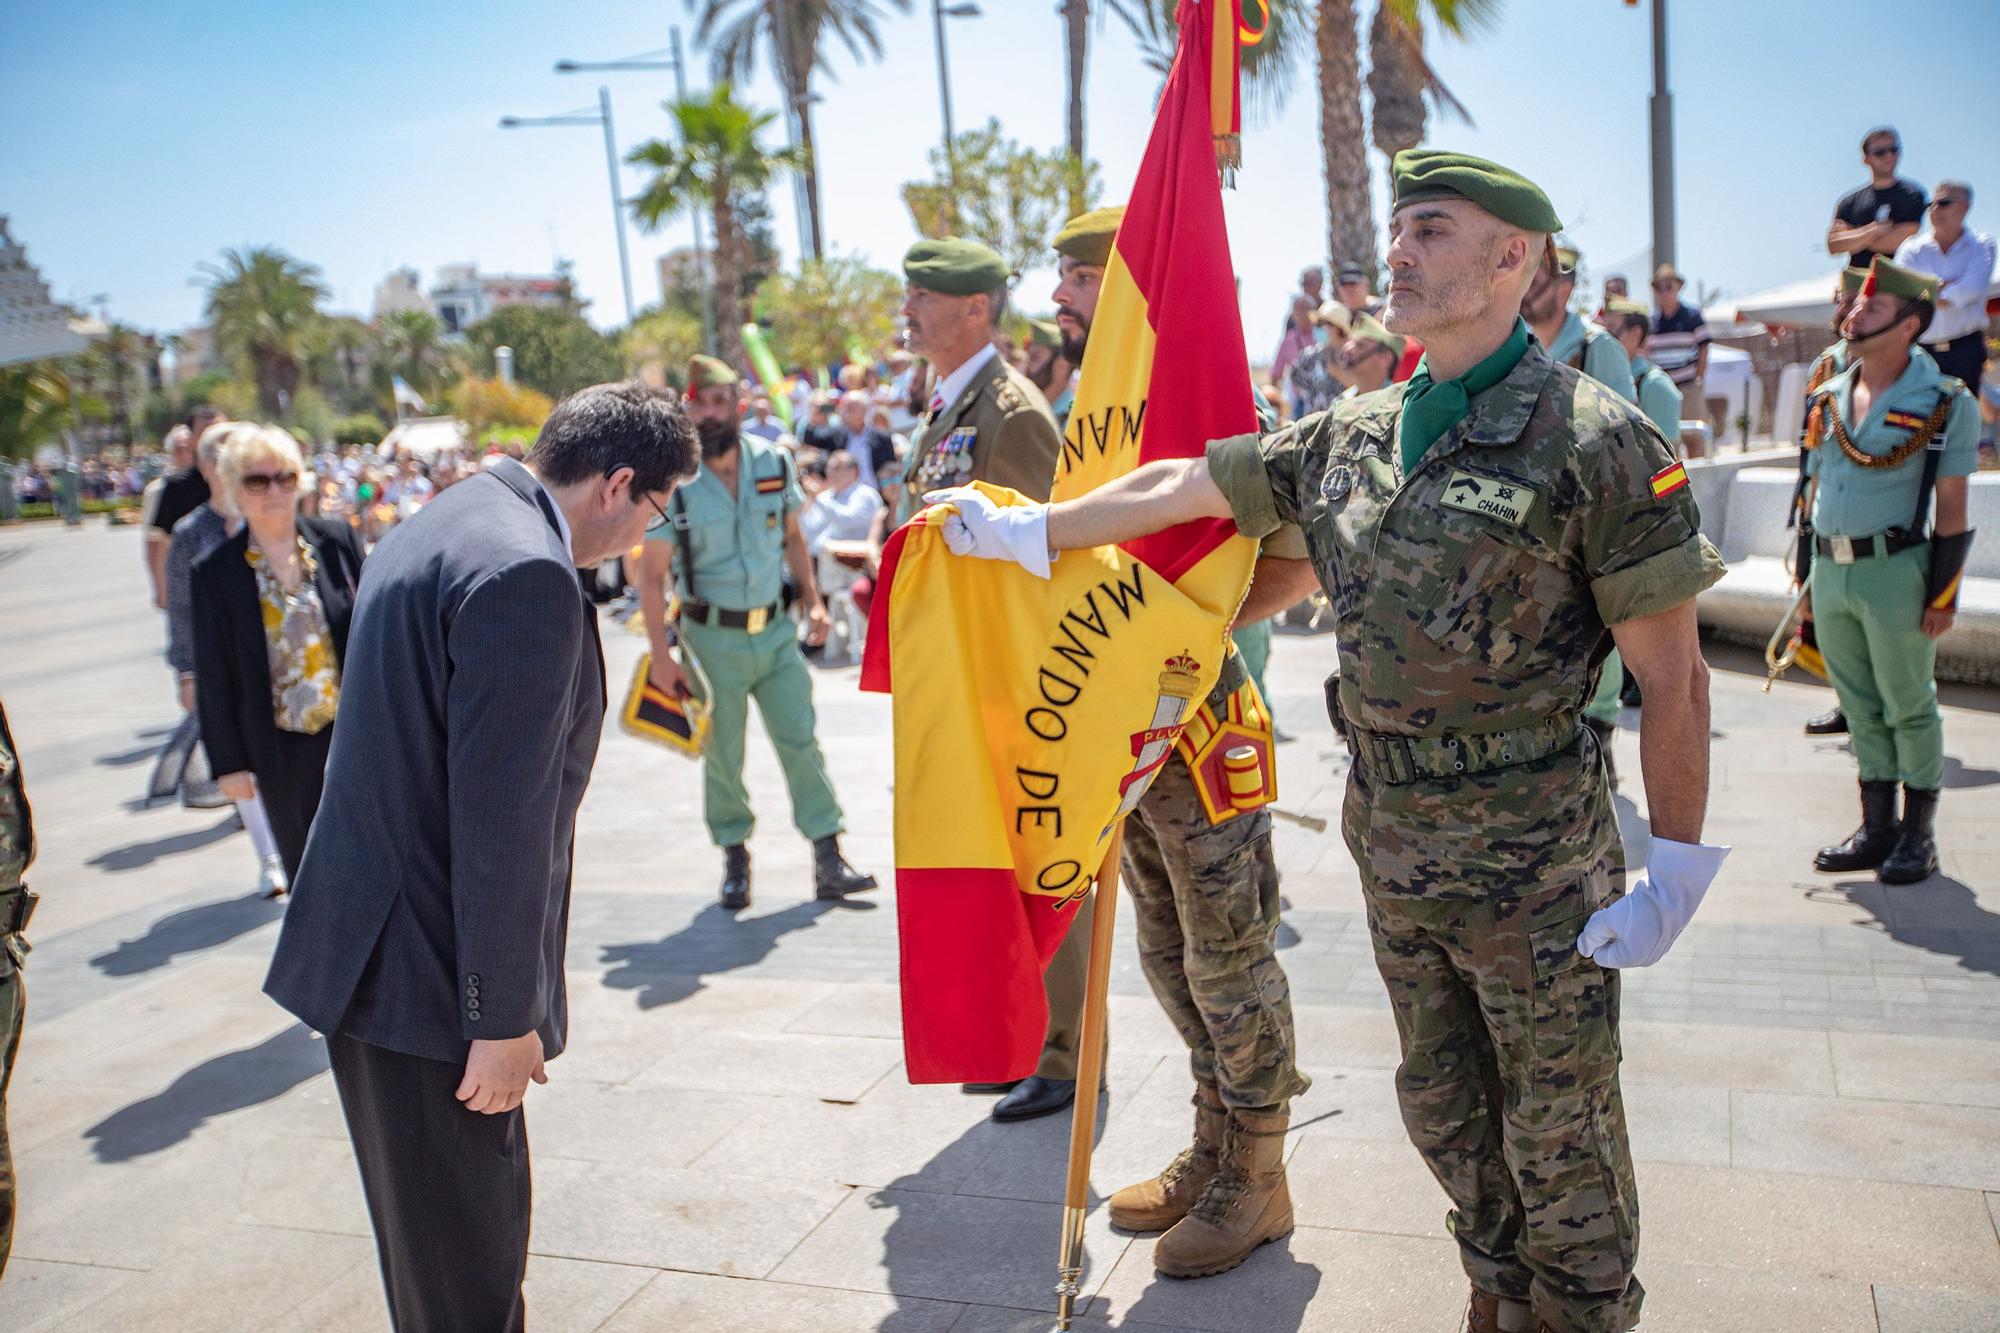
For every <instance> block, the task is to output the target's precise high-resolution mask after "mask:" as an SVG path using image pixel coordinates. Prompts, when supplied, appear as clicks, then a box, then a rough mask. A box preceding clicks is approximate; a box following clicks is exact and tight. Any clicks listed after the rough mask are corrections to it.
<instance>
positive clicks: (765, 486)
mask: <svg viewBox="0 0 2000 1333" xmlns="http://www.w3.org/2000/svg"><path fill="white" fill-rule="evenodd" d="M784 489H785V474H784V473H782V472H780V473H779V474H778V475H777V476H775V477H759V478H757V494H759V495H776V494H777V493H778V492H779V491H782V490H784Z"/></svg>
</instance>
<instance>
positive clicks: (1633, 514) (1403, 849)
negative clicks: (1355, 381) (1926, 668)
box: [1209, 155, 1723, 1333]
mask: <svg viewBox="0 0 2000 1333" xmlns="http://www.w3.org/2000/svg"><path fill="white" fill-rule="evenodd" d="M1406 156H1407V155H1406ZM1400 161H1401V159H1399V164H1400ZM1542 206H1543V207H1544V208H1546V201H1543V205H1542ZM1547 230H1553V228H1547ZM1517 336H1519V337H1521V338H1522V341H1523V342H1524V343H1525V344H1526V350H1525V351H1524V352H1523V353H1522V354H1521V355H1520V357H1519V360H1518V361H1517V362H1516V363H1515V364H1514V365H1513V367H1512V369H1511V370H1509V371H1507V372H1506V374H1505V376H1504V378H1502V379H1500V380H1499V381H1498V382H1497V383H1495V384H1493V385H1492V387H1490V388H1487V389H1485V390H1484V391H1482V392H1477V393H1475V394H1473V395H1472V397H1471V399H1470V408H1469V411H1468V413H1467V415H1465V416H1464V417H1463V418H1462V419H1461V420H1459V421H1458V423H1457V424H1456V425H1453V426H1451V427H1450V428H1449V429H1447V430H1446V431H1445V433H1444V434H1443V435H1442V437H1440V438H1438V439H1437V440H1436V442H1435V443H1434V445H1432V446H1431V447H1430V448H1429V449H1428V451H1427V452H1425V453H1423V454H1422V455H1421V456H1420V458H1419V461H1418V462H1417V463H1416V464H1415V465H1414V466H1413V467H1412V468H1411V469H1410V470H1409V472H1408V474H1407V475H1406V474H1405V471H1404V467H1403V464H1402V461H1401V459H1400V458H1399V456H1398V444H1399V438H1400V433H1401V430H1402V427H1403V423H1402V421H1401V417H1402V411H1403V406H1404V398H1405V396H1406V393H1407V392H1408V390H1409V388H1410V385H1408V384H1397V385H1391V386H1389V387H1387V388H1385V389H1383V390H1382V391H1381V392H1379V393H1375V394H1370V395H1368V396H1366V397H1364V398H1360V399H1356V400H1353V401H1352V402H1348V403H1342V404H1338V405H1336V406H1335V407H1334V408H1333V409H1332V410H1331V411H1329V412H1327V413H1324V414H1321V415H1318V416H1314V417H1308V418H1306V419H1305V420H1303V421H1301V422H1298V423H1297V424H1295V425H1293V426H1291V427H1288V428H1286V429H1285V430H1282V431H1279V432H1278V433H1276V434H1274V435H1271V436H1268V437H1265V438H1263V439H1261V440H1260V439H1259V438H1257V437H1256V436H1241V437H1237V438H1234V439H1230V440H1224V441H1218V442H1216V443H1215V444H1212V445H1211V446H1210V450H1209V468H1210V472H1211V474H1212V475H1213V477H1214V479H1215V481H1216V483H1217V484H1218V485H1219V486H1220V488H1221V489H1222V491H1223V493H1224V495H1225V496H1227V497H1228V500H1229V503H1230V506H1231V509H1232V511H1233V513H1234V515H1235V519H1236V524H1237V528H1238V530H1239V531H1241V532H1242V533H1244V534H1245V535H1246V536H1251V537H1262V536H1264V535H1265V534H1267V533H1269V532H1271V531H1273V530H1275V529H1276V528H1277V527H1278V526H1279V525H1280V524H1281V523H1295V524H1297V525H1298V526H1299V527H1301V528H1302V529H1303V530H1304V532H1305V536H1306V541H1307V543H1308V545H1309V546H1310V548H1311V551H1312V559H1313V563H1314V565H1315V566H1316V568H1317V570H1318V573H1319V577H1320V581H1321V584H1322V586H1323V587H1324V588H1325V590H1326V592H1327V595H1328V596H1329V598H1330V599H1331V602H1332V611H1333V615H1334V618H1335V631H1336V638H1337V641H1338V648H1339V656H1340V685H1339V695H1338V710H1339V712H1340V714H1341V715H1342V717H1343V718H1344V720H1345V723H1346V726H1347V728H1348V735H1349V745H1350V747H1351V748H1352V750H1353V754H1354V759H1353V765H1352V767H1351V768H1350V770H1349V774H1348V786H1347V799H1346V805H1345V809H1344V813H1343V818H1342V831H1343V833H1344V835H1345V838H1346V842H1347V845H1348V848H1349V850H1350V851H1351V852H1352V853H1353V855H1354V858H1355V862H1356V864H1357V866H1358V867H1359V868H1360V872H1361V881H1362V888H1363V892H1364V896H1365V899H1366V904H1367V911H1368V921H1369V929H1370V934H1371V936H1372V939H1373V943H1374V950H1375V957H1376V963H1377V966H1378V968H1379V970H1380V971H1381V973H1382V977H1383V980H1384V982H1385V984H1386V985H1387V987H1388V990H1389V996H1390V1000H1391V1004H1392V1007H1393V1009H1394V1013H1395V1019H1396V1026H1397V1031H1398V1034H1399V1036H1400V1038H1401V1042H1402V1050H1403V1062H1402V1065H1401V1067H1400V1069H1399V1070H1398V1072H1397V1077H1396V1088H1397V1098H1398V1101H1399V1102H1400V1103H1401V1106H1402V1111H1403V1119H1404V1123H1405V1124H1406V1125H1407V1126H1408V1129H1409V1133H1410V1137H1411V1139H1412V1141H1413V1142H1414V1143H1415V1144H1416V1146H1417V1148H1418V1150H1419V1151H1420V1152H1421V1153H1422V1154H1423V1156H1424V1159H1425V1161H1426V1163H1427V1164H1428V1165H1429V1166H1430V1168H1431V1171H1432V1173H1433V1175H1435V1176H1436V1178H1437V1180H1438V1182H1439V1184H1440V1185H1442V1186H1443V1188H1444V1190H1445V1193H1446V1194H1447V1195H1448V1196H1449V1198H1450V1200H1451V1204H1452V1212H1451V1216H1450V1219H1449V1225H1450V1228H1451V1231H1452V1234H1453V1236H1454V1237H1455V1239H1456V1240H1457V1242H1458V1245H1459V1249H1460V1254H1461V1258H1462V1260H1463V1263H1464V1266H1465V1269H1466V1271H1467V1273H1468V1275H1469V1276H1470V1277H1471V1279H1472V1281H1473V1283H1474V1285H1475V1287H1477V1288H1479V1289H1481V1290H1483V1291H1487V1292H1491V1293H1494V1294H1496V1295H1499V1296H1503V1297H1507V1298H1510V1299H1514V1300H1523V1301H1526V1300H1532V1302H1533V1304H1534V1308H1535V1311H1536V1314H1537V1316H1538V1317H1539V1318H1541V1319H1542V1320H1544V1321H1545V1322H1548V1323H1549V1324H1550V1325H1551V1326H1552V1327H1554V1328H1557V1329H1560V1330H1562V1331H1563V1333H1572V1330H1591V1331H1593V1333H1595V1331H1596V1330H1624V1329H1628V1328H1630V1327H1631V1326H1632V1324H1633V1323H1634V1322H1635V1321H1636V1319H1637V1316H1638V1312H1639V1306H1640V1303H1641V1300H1642V1297H1643V1291H1642V1289H1641V1287H1640V1285H1639V1283H1638V1281H1637V1279H1636V1278H1635V1277H1634V1276H1633V1269H1634V1265H1635V1261H1636V1255H1637V1247H1638V1204H1637V1198H1636V1193H1635V1189H1634V1185H1633V1177H1632V1165H1631V1156H1630V1152H1629V1149H1628V1146H1627V1143H1626V1134H1625V1118H1624V1110H1623V1106H1622V1103H1621V1101H1620V1098H1619V1092H1618V1059H1619V1048H1618V1033H1617V1018H1618V991H1619V977H1618V974H1617V972H1616V971H1615V970H1610V969H1606V968H1603V967H1600V966H1599V965H1598V964H1596V963H1595V962H1593V961H1592V960H1590V959H1588V958H1585V957H1584V956H1582V955H1581V954H1579V953H1578V952H1577V948H1576V943H1577V937H1578V935H1579V933H1580V932H1581V931H1582V929H1583V926H1584V923H1585V921H1586V920H1587V919H1588V918H1589V917H1590V915H1591V914H1592V913H1593V912H1595V911H1596V910H1598V909H1599V908H1602V907H1604V906H1606V905H1608V904H1609V903H1611V902H1613V901H1614V900H1616V899H1617V898H1618V897H1619V896H1621V895H1622V892H1623V886H1624V875H1625V865H1624V857H1623V851H1622V848H1621V845H1620V842H1619V836H1618V823H1617V819H1616V816H1615V814H1614V812H1613V808H1612V803H1611V791H1610V786H1609V783H1608V781H1607V775H1606V772H1605V767H1604V763H1603V760H1602V758H1601V756H1600V754H1599V752H1598V747H1597V744H1596V741H1595V738H1594V736H1593V734H1592V733H1591V732H1589V731H1588V730H1587V729H1585V728H1583V727H1582V726H1581V721H1580V717H1581V713H1582V710H1583V708H1584V705H1585V704H1586V702H1587V701H1588V700H1589V698H1590V695H1591V691H1592V687H1593V685H1594V684H1595V678H1596V674H1597V670H1598V666H1599V663H1600V662H1601V661H1602V659H1603V657H1604V655H1605V653H1606V652H1607V651H1608V649H1609V647H1610V635H1609V627H1610V626H1612V625H1615V624H1618V623H1620V622H1622V621H1626V620H1631V619H1636V618H1639V617H1644V616H1649V615H1654V614H1657V613H1659V612H1662V611H1665V610H1667V609H1669V608H1671V607H1674V606H1676V605H1679V604H1680V603H1682V602H1684V601H1686V600H1688V599H1689V598H1691V597H1692V596H1694V595H1695V593H1697V592H1698V591H1700V590H1701V589H1702V588H1704V587H1707V586H1708V585H1709V584H1711V583H1713V582H1714V581H1715V580H1716V579H1718V578H1720V577H1721V575H1722V569H1723V566H1722V561H1721V558H1720V556H1719V555H1718V554H1717V553H1716V551H1715V549H1714V547H1713V546H1711V545H1710V544H1709V543H1708V541H1707V540H1706V539H1704V538H1703V537H1702V536H1701V535H1700V532H1699V531H1698V528H1697V515H1696V512H1695V506H1694V502H1693V500H1692V498H1691V496H1690V495H1689V493H1688V491H1687V489H1686V486H1685V484H1684V482H1676V481H1675V480H1674V453H1673V450H1672V448H1671V447H1670V446H1669V445H1668V443H1667V442H1666V441H1665V440H1664V439H1662V438H1661V437H1660V435H1659V433H1658V432H1657V431H1656V430H1654V429H1653V427H1652V425H1651V424H1650V423H1648V422H1647V421H1646V420H1645V419H1644V418H1643V417H1642V416H1641V415H1640V414H1639V413H1638V412H1637V410H1636V409H1634V408H1633V407H1632V406H1631V405H1630V404H1628V403H1627V402H1625V401H1624V400H1623V399H1621V398H1620V397H1619V396H1618V395H1616V394H1614V393H1612V392H1610V391H1609V390H1607V389H1605V388H1604V387H1603V386H1602V385H1600V384H1598V383H1596V382H1595V381H1594V380H1592V379H1591V378H1589V377H1587V376H1584V375H1581V374H1579V373H1578V372H1576V371H1574V370H1572V369H1570V368H1569V367H1567V366H1563V365H1559V364H1557V363H1556V362H1554V361H1552V360H1551V358H1550V356H1549V355H1548V354H1547V353H1545V352H1544V351H1543V350H1542V349H1541V348H1540V347H1539V346H1536V345H1534V344H1533V342H1532V341H1531V340H1528V339H1526V338H1525V328H1524V327H1519V326H1517ZM1627 373H1628V379H1629V370H1628V372H1627ZM1419 377H1420V378H1425V376H1424V374H1423V371H1422V369H1421V368H1420V370H1419Z"/></svg>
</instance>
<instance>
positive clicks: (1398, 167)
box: [1389, 148, 1562, 232]
mask: <svg viewBox="0 0 2000 1333" xmlns="http://www.w3.org/2000/svg"><path fill="white" fill-rule="evenodd" d="M1390 175H1391V177H1392V179H1393V182H1394V187H1395V196H1396V197H1395V199H1394V200H1393V201H1392V202H1391V204H1390V209H1389V211H1390V212H1392V213H1393V212H1394V211H1396V210H1397V209H1399V208H1402V207H1403V206H1404V205H1406V204H1415V203H1421V202H1422V201H1423V200H1426V199H1466V200H1470V201H1471V202H1472V203H1475V204H1477V205H1479V206H1480V207H1481V208H1483V209H1485V210H1486V211H1487V212H1489V213H1491V214H1492V215H1493V216H1494V217H1496V218H1499V219H1500V220H1501V221H1502V222H1506V223H1510V224H1512V225H1513V226H1516V227H1519V228H1521V229H1522V230H1523V231H1540V232H1557V231H1561V230H1562V219H1561V218H1559V217H1557V216H1556V210H1555V206H1554V205H1553V204H1551V203H1550V202H1549V197H1548V196H1547V195H1545V194H1543V193H1542V189H1541V187H1540V186H1539V185H1536V184H1535V183H1534V182H1533V181H1531V180H1529V179H1528V178H1527V177H1526V176H1523V175H1521V174H1520V173H1519V172H1516V171H1509V170H1508V169H1507V168H1506V167H1503V166H1501V165H1500V164H1499V163H1497V162H1488V161H1487V160H1486V159H1485V158H1483V157H1473V156H1471V155H1470V154H1468V153H1447V152H1442V151H1440V150H1438V149H1435V148H1405V149H1404V150H1403V151H1402V152H1400V153H1398V154H1396V160H1395V162H1394V163H1393V164H1392V165H1391V167H1390Z"/></svg>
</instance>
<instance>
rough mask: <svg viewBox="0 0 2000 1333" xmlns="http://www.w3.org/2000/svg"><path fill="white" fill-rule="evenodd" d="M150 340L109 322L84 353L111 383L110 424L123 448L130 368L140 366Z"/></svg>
mask: <svg viewBox="0 0 2000 1333" xmlns="http://www.w3.org/2000/svg"><path fill="white" fill-rule="evenodd" d="M151 350H152V348H151V340H150V339H148V338H147V337H146V335H145V334H143V333H141V332H139V331H138V330H137V329H135V328H133V327H132V326H131V325H129V324H120V323H119V322H118V321H116V320H113V321H111V322H110V323H109V324H107V325H106V326H105V329H104V336H103V337H101V338H99V339H98V340H97V341H96V342H95V343H93V344H92V345H91V348H90V351H89V352H88V353H87V354H86V355H87V356H89V358H90V359H91V360H92V361H93V362H101V363H102V364H103V366H104V370H105V373H106V374H107V375H108V376H109V378H110V380H111V399H110V408H111V421H112V424H113V425H114V426H115V427H116V428H117V431H118V439H119V441H120V442H121V443H123V444H124V445H125V446H126V447H127V448H130V447H131V445H132V408H133V402H134V398H135V395H134V392H133V384H132V367H133V365H134V363H139V364H143V363H144V362H145V359H146V357H147V355H148V353H149V352H151Z"/></svg>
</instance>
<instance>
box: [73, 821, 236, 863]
mask: <svg viewBox="0 0 2000 1333" xmlns="http://www.w3.org/2000/svg"><path fill="white" fill-rule="evenodd" d="M239 827H241V825H240V824H239V823H238V822H237V819H236V812H235V811H234V810H231V811H230V812H229V813H228V814H226V815H224V816H223V817H222V819H221V820H220V821H218V822H217V823H215V824H213V825H211V826H210V827H208V828H205V829H197V830H195V831H194V832H192V833H176V834H173V835H172V836H170V837H165V838H154V839H152V840H150V841H148V842H135V843H133V844H131V845H130V846H127V847H115V848H113V849H112V850H110V851H108V852H100V853H98V854H97V855H96V856H93V857H91V858H90V860H88V861H86V862H85V863H84V864H85V865H92V866H96V867H97V868H98V869H99V870H102V871H105V872H106V873H109V874H116V873H118V872H119V871H123V870H138V869H141V868H142V867H145V866H149V865H151V864H153V862H155V861H157V860H159V859H160V858H161V857H163V856H174V855H176V854H178V853H180V852H192V851H196V850H198V849H200V848H203V847H206V846H208V845H209V844H210V843H214V842H221V841H222V840H223V839H224V838H226V837H228V836H229V835H230V834H232V833H234V832H236V830H237V829H238V828H239Z"/></svg>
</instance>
